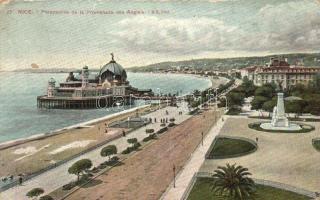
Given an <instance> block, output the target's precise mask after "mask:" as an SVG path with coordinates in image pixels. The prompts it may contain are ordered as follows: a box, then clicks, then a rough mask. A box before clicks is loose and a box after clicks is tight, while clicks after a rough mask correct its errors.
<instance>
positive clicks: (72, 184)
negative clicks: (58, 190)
mask: <svg viewBox="0 0 320 200" xmlns="http://www.w3.org/2000/svg"><path fill="white" fill-rule="evenodd" d="M75 186H76V184H75V182H71V183H68V184H65V185H64V186H62V190H71V189H72V188H74V187H75Z"/></svg>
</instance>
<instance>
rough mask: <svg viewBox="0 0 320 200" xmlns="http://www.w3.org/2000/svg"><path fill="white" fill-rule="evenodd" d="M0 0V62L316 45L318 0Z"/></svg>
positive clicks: (255, 51)
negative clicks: (112, 54)
mask: <svg viewBox="0 0 320 200" xmlns="http://www.w3.org/2000/svg"><path fill="white" fill-rule="evenodd" d="M0 2H2V3H0V70H15V69H24V68H30V67H31V64H32V63H36V64H37V65H39V66H40V67H41V68H57V67H63V68H81V67H82V66H84V65H88V66H89V67H90V68H99V67H101V66H102V65H104V64H105V63H107V62H109V61H110V59H111V57H110V53H111V52H113V53H114V55H115V60H116V61H117V62H118V63H120V64H121V65H122V66H123V67H125V68H127V67H132V66H142V65H147V64H152V63H156V62H162V61H177V60H190V59H197V58H226V57H242V56H261V55H268V54H277V53H294V52H319V48H320V1H318V0H193V1H192V0H181V1H169V0H158V1H156V0H153V1H144V0H135V1H123V0H120V1H108V0H87V1H85V0H68V1H64V0H39V1H36V0H34V1H33V0H27V1H19V0H16V1H13V0H0ZM21 10H23V11H24V12H26V14H23V12H22V13H21ZM25 10H27V11H25ZM19 11H20V12H19ZM80 11H81V12H80ZM128 11H130V12H128ZM133 11H136V13H134V12H133ZM155 11H158V13H155Z"/></svg>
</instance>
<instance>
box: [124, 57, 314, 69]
mask: <svg viewBox="0 0 320 200" xmlns="http://www.w3.org/2000/svg"><path fill="white" fill-rule="evenodd" d="M275 56H280V55H268V56H261V57H239V58H203V59H195V60H184V61H177V62H171V61H169V62H161V63H155V64H151V65H147V66H141V67H132V68H130V69H128V70H129V71H134V72H139V71H144V72H149V71H156V70H164V69H169V68H171V67H177V66H180V67H191V68H195V69H201V70H222V71H224V70H229V69H240V68H243V67H247V66H252V65H264V64H265V63H267V62H269V60H270V58H271V57H275ZM281 56H284V57H285V58H288V62H289V63H290V64H295V63H297V62H301V61H302V60H303V64H304V66H306V67H311V66H320V53H296V54H281Z"/></svg>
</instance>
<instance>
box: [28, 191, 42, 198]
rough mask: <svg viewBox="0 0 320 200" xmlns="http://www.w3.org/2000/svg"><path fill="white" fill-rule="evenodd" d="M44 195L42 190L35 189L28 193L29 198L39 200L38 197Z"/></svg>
mask: <svg viewBox="0 0 320 200" xmlns="http://www.w3.org/2000/svg"><path fill="white" fill-rule="evenodd" d="M43 193H44V190H43V189H42V188H33V189H32V190H30V191H29V192H28V193H27V197H29V198H33V199H37V197H38V196H40V195H41V194H43Z"/></svg>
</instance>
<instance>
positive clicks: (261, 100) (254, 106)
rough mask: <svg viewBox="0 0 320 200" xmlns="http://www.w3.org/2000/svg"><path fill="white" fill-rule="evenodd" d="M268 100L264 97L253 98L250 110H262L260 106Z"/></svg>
mask: <svg viewBox="0 0 320 200" xmlns="http://www.w3.org/2000/svg"><path fill="white" fill-rule="evenodd" d="M268 100H269V99H268V98H266V97H264V96H255V97H254V98H253V100H252V102H251V108H252V109H254V110H259V109H261V108H262V105H263V104H264V103H265V102H266V101H268Z"/></svg>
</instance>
